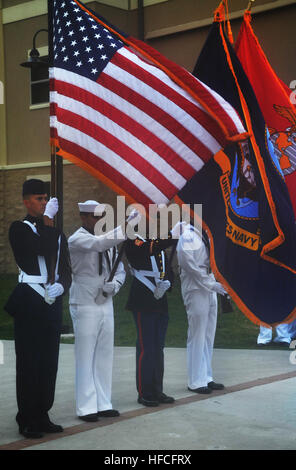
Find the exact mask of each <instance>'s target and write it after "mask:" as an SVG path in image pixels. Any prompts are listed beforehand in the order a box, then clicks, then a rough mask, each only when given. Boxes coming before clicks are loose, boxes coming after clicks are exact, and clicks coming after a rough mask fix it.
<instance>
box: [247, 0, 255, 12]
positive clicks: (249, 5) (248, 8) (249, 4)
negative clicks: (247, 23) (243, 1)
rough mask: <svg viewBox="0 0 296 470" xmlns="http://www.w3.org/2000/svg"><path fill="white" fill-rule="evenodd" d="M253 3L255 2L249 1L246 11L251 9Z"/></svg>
mask: <svg viewBox="0 0 296 470" xmlns="http://www.w3.org/2000/svg"><path fill="white" fill-rule="evenodd" d="M254 2H255V0H250V1H249V3H248V6H247V11H251V8H252V6H253V3H254Z"/></svg>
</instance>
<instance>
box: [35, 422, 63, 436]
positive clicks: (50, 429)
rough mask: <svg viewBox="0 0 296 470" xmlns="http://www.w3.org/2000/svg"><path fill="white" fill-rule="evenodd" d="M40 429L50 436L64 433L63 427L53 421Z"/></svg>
mask: <svg viewBox="0 0 296 470" xmlns="http://www.w3.org/2000/svg"><path fill="white" fill-rule="evenodd" d="M40 429H41V431H42V432H46V433H48V434H54V433H56V432H63V431H64V429H63V427H62V426H60V425H59V424H54V423H52V422H51V421H49V423H45V424H42V425H41V426H40Z"/></svg>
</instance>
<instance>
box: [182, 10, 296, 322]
mask: <svg viewBox="0 0 296 470" xmlns="http://www.w3.org/2000/svg"><path fill="white" fill-rule="evenodd" d="M193 74H194V75H195V76H196V77H198V78H199V79H200V80H201V81H203V82H204V83H206V84H207V85H208V86H209V87H210V88H211V89H213V90H215V91H216V92H217V93H219V95H221V96H223V98H224V99H225V100H226V101H227V102H229V103H230V104H231V105H232V106H233V107H234V108H235V109H236V110H237V112H238V114H239V116H240V117H241V119H242V121H243V122H244V124H245V128H246V130H247V131H248V132H249V135H250V138H249V139H248V140H247V141H245V142H241V143H239V144H237V145H231V146H228V147H226V148H225V149H224V150H221V151H219V152H218V153H217V154H216V155H215V156H214V158H212V159H211V160H210V161H209V162H207V164H206V165H205V166H204V167H203V168H202V170H201V171H200V172H199V173H197V174H196V175H195V176H194V177H193V178H192V180H191V181H190V182H189V183H187V185H186V186H185V188H183V189H182V191H181V192H180V193H179V198H180V200H181V201H184V202H185V203H191V202H193V201H196V202H202V203H203V224H204V228H205V230H206V231H207V233H208V235H209V238H210V241H211V265H212V268H213V271H214V273H215V275H216V277H217V278H218V280H220V282H222V284H223V285H224V286H225V287H226V288H227V289H228V291H229V292H230V294H231V296H232V298H233V299H234V301H235V302H236V304H237V305H238V307H239V308H240V309H241V311H242V312H244V313H245V314H246V315H247V316H248V317H249V318H250V319H251V320H252V321H254V322H255V323H257V324H258V323H261V324H268V325H275V324H278V323H281V322H287V321H290V320H291V319H293V318H294V317H295V315H296V275H295V273H296V231H295V221H294V213H293V209H292V205H291V201H290V197H289V193H288V191H287V187H286V184H285V180H284V176H283V173H282V170H281V168H280V165H279V163H278V159H277V158H276V155H275V154H274V150H273V146H272V144H271V141H270V139H269V132H268V129H267V128H266V126H265V121H264V118H263V115H262V113H261V110H260V108H259V105H258V102H257V99H256V96H255V94H254V91H253V89H252V87H251V85H250V82H249V80H248V78H247V76H246V74H245V73H244V70H243V68H242V66H241V64H240V62H239V60H238V58H237V56H236V54H235V52H234V50H233V47H232V45H231V43H230V42H229V40H228V38H227V37H226V34H225V32H224V18H223V15H222V16H221V12H220V11H218V12H217V14H216V16H215V21H214V23H213V25H212V28H211V30H210V33H209V35H208V38H207V40H206V43H205V45H204V47H203V49H202V51H201V54H200V56H199V58H198V60H197V63H196V66H195V68H194V72H193Z"/></svg>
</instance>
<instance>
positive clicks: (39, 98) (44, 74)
mask: <svg viewBox="0 0 296 470" xmlns="http://www.w3.org/2000/svg"><path fill="white" fill-rule="evenodd" d="M41 58H42V60H48V56H42V57H41ZM48 103H49V77H48V68H47V67H40V68H33V69H31V106H35V105H40V104H48Z"/></svg>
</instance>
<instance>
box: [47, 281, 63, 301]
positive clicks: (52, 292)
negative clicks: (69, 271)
mask: <svg viewBox="0 0 296 470" xmlns="http://www.w3.org/2000/svg"><path fill="white" fill-rule="evenodd" d="M46 287H47V293H48V297H50V298H55V297H59V296H60V295H62V294H63V293H64V288H63V286H62V284H60V283H59V282H55V283H54V284H48V285H47V286H46Z"/></svg>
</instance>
